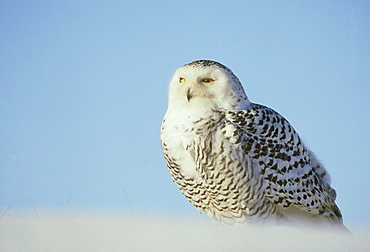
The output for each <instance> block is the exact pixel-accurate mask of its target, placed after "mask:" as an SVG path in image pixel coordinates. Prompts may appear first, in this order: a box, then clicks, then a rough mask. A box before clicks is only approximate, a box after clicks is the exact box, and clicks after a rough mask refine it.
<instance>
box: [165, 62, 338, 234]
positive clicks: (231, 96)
mask: <svg viewBox="0 0 370 252" xmlns="http://www.w3.org/2000/svg"><path fill="white" fill-rule="evenodd" d="M168 97H169V99H168V109H167V112H166V114H165V116H164V119H163V122H162V127H161V144H162V150H163V154H164V158H165V160H166V163H167V167H168V169H169V172H170V174H171V176H172V179H173V181H174V182H175V183H176V184H177V185H178V187H179V188H180V190H181V192H182V193H183V194H184V195H185V196H186V198H187V199H188V200H189V201H190V203H191V204H193V205H194V206H195V207H196V208H197V209H198V210H200V211H204V212H205V213H206V214H207V215H208V216H209V217H210V218H211V219H212V220H213V221H215V222H217V223H225V224H267V223H269V224H272V225H284V226H285V225H286V226H297V225H302V223H303V224H311V225H313V226H317V225H323V226H327V227H342V228H343V229H344V228H345V227H344V226H343V224H342V215H341V212H340V210H339V208H338V207H337V205H336V204H335V202H334V201H335V198H336V192H335V190H334V189H333V188H331V187H330V178H329V175H328V173H327V171H326V170H325V168H324V167H323V166H322V164H321V163H320V162H319V161H318V160H317V158H316V157H315V155H314V154H313V153H312V152H311V151H310V150H308V149H307V147H306V146H305V145H304V143H303V142H302V140H301V139H300V137H299V136H298V134H297V132H296V131H295V130H294V129H293V127H292V126H291V125H290V123H289V122H288V121H287V120H286V119H285V118H284V117H283V116H281V115H280V114H279V113H277V112H276V111H274V110H273V109H271V108H268V107H266V106H263V105H259V104H255V103H252V102H250V101H249V99H248V97H247V95H246V94H245V92H244V89H243V87H242V85H241V83H240V81H239V79H238V78H237V77H236V76H235V75H234V73H233V72H232V71H231V70H230V69H229V68H227V67H226V66H224V65H222V64H220V63H218V62H215V61H210V60H198V61H194V62H192V63H189V64H186V65H184V66H183V67H181V68H179V69H178V70H177V71H176V72H175V73H174V75H173V77H172V79H171V80H170V83H169V91H168ZM298 223H299V224H298Z"/></svg>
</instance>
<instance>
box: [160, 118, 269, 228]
mask: <svg viewBox="0 0 370 252" xmlns="http://www.w3.org/2000/svg"><path fill="white" fill-rule="evenodd" d="M169 117H170V116H169ZM187 119H189V118H186V117H185V118H184V117H183V118H182V120H177V121H176V120H172V119H171V120H167V117H165V119H164V121H163V124H162V132H161V139H162V148H163V150H164V156H165V159H166V162H167V166H168V168H169V171H170V174H171V176H172V179H173V181H174V182H175V183H176V184H177V185H178V187H179V188H180V190H181V192H182V193H183V194H184V195H185V196H186V197H187V199H188V200H189V201H190V203H192V204H193V205H194V206H195V207H197V208H198V209H199V210H203V211H204V212H206V213H207V214H208V215H209V217H211V218H212V219H213V220H214V221H216V222H218V223H219V222H221V223H227V224H235V223H244V222H247V221H248V222H251V223H253V222H257V221H261V220H263V219H264V218H261V216H257V215H256V214H255V210H256V209H259V210H261V207H263V208H269V206H270V204H267V203H266V202H265V203H266V204H263V203H264V200H263V197H264V195H263V194H256V193H254V192H253V190H252V187H254V186H258V187H260V188H261V187H263V186H264V185H263V181H262V179H261V178H259V177H258V176H256V175H257V174H255V173H254V172H249V171H248V167H249V168H250V167H252V165H253V164H250V163H248V160H247V159H248V157H247V156H245V155H242V154H241V153H240V151H238V150H237V149H236V148H235V146H237V145H238V142H239V143H240V142H241V139H238V137H237V136H235V135H234V131H235V130H236V129H235V128H233V126H231V125H230V124H228V123H227V120H226V118H225V116H224V115H223V114H222V113H218V112H215V111H214V112H213V114H212V115H210V116H209V117H206V118H198V119H197V120H190V119H189V120H187ZM168 121H171V122H172V123H168ZM175 121H176V123H173V122H175ZM224 140H226V141H224ZM272 211H273V209H269V210H268V211H264V213H266V218H267V215H268V214H267V213H271V212H272Z"/></svg>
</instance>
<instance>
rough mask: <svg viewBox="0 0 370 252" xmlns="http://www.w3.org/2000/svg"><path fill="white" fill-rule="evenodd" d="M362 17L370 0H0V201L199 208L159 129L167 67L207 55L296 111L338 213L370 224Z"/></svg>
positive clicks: (256, 94) (141, 209) (255, 91)
mask: <svg viewBox="0 0 370 252" xmlns="http://www.w3.org/2000/svg"><path fill="white" fill-rule="evenodd" d="M369 16H370V5H369V3H368V2H367V1H305V2H304V3H302V2H301V1H300V2H298V1H130V2H127V1H7V0H5V1H1V2H0V121H1V124H0V141H1V143H0V213H2V212H4V211H5V210H6V209H7V208H8V207H9V206H10V205H11V208H10V209H9V211H8V213H10V214H11V213H12V211H13V212H15V211H16V209H25V208H34V209H42V208H56V209H63V211H67V212H68V211H74V210H73V209H84V210H86V211H87V210H95V209H111V210H117V211H122V212H129V211H130V210H129V208H130V207H131V210H132V212H133V213H134V214H135V215H142V214H158V213H161V214H164V215H166V214H169V215H172V214H173V213H176V214H181V215H192V216H198V214H197V211H196V210H195V209H194V208H193V206H191V205H190V203H188V202H187V200H186V199H185V198H184V197H183V196H182V195H181V193H180V191H179V190H178V189H177V186H176V185H175V184H174V183H173V182H172V180H171V178H170V176H169V174H168V171H167V168H166V165H165V162H164V159H163V157H162V153H161V149H160V143H159V128H160V124H161V120H162V118H163V116H164V113H165V111H166V107H167V84H168V81H169V79H170V77H171V75H172V74H173V72H174V71H175V70H176V69H177V68H178V67H180V66H182V65H183V64H185V63H189V62H191V61H193V60H196V59H213V60H217V61H219V62H221V63H223V64H225V65H227V66H228V67H229V68H231V69H232V70H233V71H234V73H235V74H236V75H237V76H238V77H239V79H240V80H241V82H242V83H243V85H244V87H245V90H246V92H247V95H248V97H249V98H250V100H251V101H253V102H256V103H261V104H265V105H267V106H270V107H272V108H274V109H275V110H277V111H279V112H280V113H281V114H282V115H284V116H285V117H286V118H287V119H288V120H289V121H290V122H291V123H292V124H293V126H294V127H295V129H296V130H297V131H298V132H299V134H300V136H301V137H302V138H303V140H304V141H305V142H306V144H307V145H308V146H309V147H310V148H311V149H312V150H313V151H314V152H315V153H316V154H317V155H318V157H319V159H320V160H321V161H322V162H323V163H324V164H325V165H326V168H327V169H328V171H329V173H330V174H331V177H332V181H333V182H332V184H333V187H334V188H335V189H336V190H337V193H338V198H337V203H338V205H339V207H340V209H341V210H342V212H343V215H344V220H345V222H348V223H368V224H369V223H370V216H369V214H368V209H369V207H370V203H369V200H368V199H369V196H368V195H369V193H370V190H369V188H368V185H369V181H370V173H369V170H368V169H369V164H370V155H369V147H370V134H369V124H370V116H369V108H370V99H369V97H368V96H369V94H370V85H369V80H370V71H369V69H370V47H369V45H370V22H369V21H370V20H369ZM127 200H128V201H129V203H130V205H129V204H128V202H127Z"/></svg>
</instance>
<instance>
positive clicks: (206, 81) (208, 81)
mask: <svg viewBox="0 0 370 252" xmlns="http://www.w3.org/2000/svg"><path fill="white" fill-rule="evenodd" d="M214 81H215V80H214V79H211V78H204V79H202V82H204V83H212V82H214Z"/></svg>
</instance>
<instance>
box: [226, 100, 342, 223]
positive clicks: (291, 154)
mask: <svg viewBox="0 0 370 252" xmlns="http://www.w3.org/2000/svg"><path fill="white" fill-rule="evenodd" d="M224 113H226V120H227V123H230V124H231V125H233V126H234V128H235V131H234V132H233V135H232V136H229V138H235V140H233V141H234V142H235V143H236V144H237V145H238V146H236V147H237V148H238V149H241V150H242V152H243V154H244V155H246V156H249V157H250V160H251V162H253V166H254V169H255V170H257V171H258V172H259V174H260V175H261V176H263V178H264V183H265V185H266V186H265V195H266V198H268V199H269V200H270V201H271V202H273V203H274V204H276V205H277V206H280V207H282V208H288V207H289V206H291V205H293V206H296V207H298V208H300V209H301V210H303V211H306V212H309V213H312V214H314V215H322V216H327V217H329V219H330V220H332V221H333V222H341V218H342V216H341V213H340V210H339V209H338V207H337V205H336V204H335V202H334V200H335V191H334V190H333V189H332V188H331V187H330V185H329V183H328V178H327V177H326V176H327V174H326V172H325V169H324V168H323V167H321V165H320V164H319V162H317V160H316V159H315V157H314V156H313V154H312V153H311V152H310V151H309V150H308V149H307V148H306V147H305V146H304V144H303V143H302V141H301V139H300V137H299V136H298V134H297V133H296V131H295V130H294V129H293V127H292V126H291V125H290V123H289V122H288V121H287V120H286V119H285V118H284V117H282V116H281V115H280V114H278V113H277V112H275V111H274V110H272V109H270V108H268V107H265V106H262V105H258V104H252V106H251V109H249V110H243V111H229V112H224ZM225 134H227V132H225ZM226 137H227V136H226Z"/></svg>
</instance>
